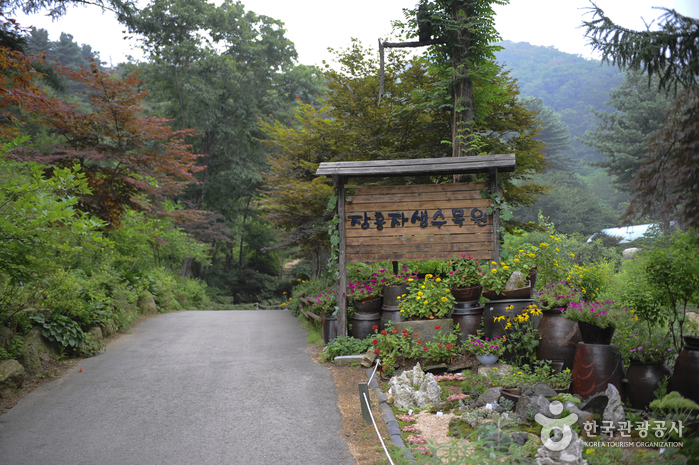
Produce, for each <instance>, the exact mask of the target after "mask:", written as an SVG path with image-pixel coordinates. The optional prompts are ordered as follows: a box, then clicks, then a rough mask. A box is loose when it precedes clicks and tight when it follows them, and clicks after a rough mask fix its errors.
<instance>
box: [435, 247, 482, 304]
mask: <svg viewBox="0 0 699 465" xmlns="http://www.w3.org/2000/svg"><path fill="white" fill-rule="evenodd" d="M448 264H449V265H450V266H451V270H450V271H449V273H447V276H446V277H445V278H444V281H445V283H446V284H447V285H448V286H449V288H450V289H451V293H452V295H453V296H454V298H455V299H456V300H457V301H459V302H471V301H476V300H478V299H479V298H480V297H481V291H482V290H483V287H482V286H481V285H480V280H481V277H482V276H483V269H484V268H483V267H484V266H485V263H483V265H481V262H480V261H479V260H478V259H475V258H473V257H469V256H466V254H462V255H461V258H457V259H455V260H452V261H451V262H449V263H448Z"/></svg>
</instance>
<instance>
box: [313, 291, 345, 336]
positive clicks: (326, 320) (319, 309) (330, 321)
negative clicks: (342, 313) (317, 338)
mask: <svg viewBox="0 0 699 465" xmlns="http://www.w3.org/2000/svg"><path fill="white" fill-rule="evenodd" d="M310 300H311V303H312V304H313V313H315V314H316V315H321V316H322V317H323V328H322V329H323V341H324V342H325V343H326V344H327V343H328V342H330V341H331V340H333V339H335V338H336V337H337V308H338V307H337V294H336V293H335V290H334V289H330V290H327V291H323V292H321V293H320V294H318V295H316V296H315V297H312V298H311V299H310Z"/></svg>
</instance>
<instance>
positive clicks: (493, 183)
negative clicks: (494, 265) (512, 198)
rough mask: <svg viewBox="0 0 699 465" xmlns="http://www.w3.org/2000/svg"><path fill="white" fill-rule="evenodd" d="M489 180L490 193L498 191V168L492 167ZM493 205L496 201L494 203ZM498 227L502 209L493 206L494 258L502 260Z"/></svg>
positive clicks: (493, 193)
mask: <svg viewBox="0 0 699 465" xmlns="http://www.w3.org/2000/svg"><path fill="white" fill-rule="evenodd" d="M488 181H489V184H490V195H495V194H497V193H498V169H497V168H491V169H490V170H489V172H488ZM493 206H495V205H494V203H493ZM498 229H500V211H499V210H498V209H497V208H493V260H495V261H496V262H499V261H500V239H499V237H498Z"/></svg>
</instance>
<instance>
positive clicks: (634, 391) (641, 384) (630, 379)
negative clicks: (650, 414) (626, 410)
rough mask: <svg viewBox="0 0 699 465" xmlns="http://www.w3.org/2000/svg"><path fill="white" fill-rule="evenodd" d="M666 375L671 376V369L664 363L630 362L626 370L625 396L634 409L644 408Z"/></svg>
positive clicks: (652, 398) (653, 397)
mask: <svg viewBox="0 0 699 465" xmlns="http://www.w3.org/2000/svg"><path fill="white" fill-rule="evenodd" d="M666 376H672V370H671V369H670V367H669V366H667V365H666V364H664V363H661V364H656V365H646V364H642V363H637V362H631V365H630V366H629V369H628V370H626V396H627V397H628V399H629V402H631V406H632V407H633V408H635V409H639V410H641V409H645V408H646V407H648V405H650V403H651V402H652V401H653V400H654V399H655V396H654V395H653V393H654V392H655V391H656V390H657V389H658V387H659V386H660V382H661V381H662V380H663V378H664V377H666Z"/></svg>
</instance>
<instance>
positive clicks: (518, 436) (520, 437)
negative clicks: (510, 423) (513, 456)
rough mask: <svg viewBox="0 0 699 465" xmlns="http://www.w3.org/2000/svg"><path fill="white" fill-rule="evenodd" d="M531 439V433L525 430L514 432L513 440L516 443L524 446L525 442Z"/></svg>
mask: <svg viewBox="0 0 699 465" xmlns="http://www.w3.org/2000/svg"><path fill="white" fill-rule="evenodd" d="M528 440H529V434H528V433H525V432H523V431H519V432H517V433H512V442H514V443H515V444H519V445H520V446H523V445H524V443H526V442H527V441H528Z"/></svg>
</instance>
